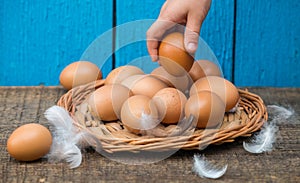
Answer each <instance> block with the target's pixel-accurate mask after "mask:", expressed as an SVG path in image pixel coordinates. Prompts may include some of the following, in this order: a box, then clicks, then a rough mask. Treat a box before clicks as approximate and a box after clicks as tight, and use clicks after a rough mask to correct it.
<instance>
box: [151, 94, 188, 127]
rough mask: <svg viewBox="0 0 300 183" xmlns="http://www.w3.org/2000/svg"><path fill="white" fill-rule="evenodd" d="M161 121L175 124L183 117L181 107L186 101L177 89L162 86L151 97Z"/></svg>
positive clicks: (182, 107)
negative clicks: (162, 87)
mask: <svg viewBox="0 0 300 183" xmlns="http://www.w3.org/2000/svg"><path fill="white" fill-rule="evenodd" d="M152 100H153V101H154V103H155V105H156V107H157V109H158V113H159V116H160V117H161V118H162V122H164V123H166V124H176V123H178V121H179V120H181V119H182V118H183V117H184V114H183V109H184V105H185V103H186V101H187V99H186V96H185V95H184V94H183V93H182V92H181V91H180V90H178V89H175V88H164V89H161V90H160V91H158V92H157V93H156V94H155V95H154V97H153V98H152Z"/></svg>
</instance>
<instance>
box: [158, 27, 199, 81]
mask: <svg viewBox="0 0 300 183" xmlns="http://www.w3.org/2000/svg"><path fill="white" fill-rule="evenodd" d="M158 55H159V63H160V64H161V65H162V66H163V67H164V68H165V69H166V71H167V72H168V73H170V74H172V75H174V76H183V75H186V74H187V72H189V70H190V69H191V67H192V65H193V63H194V58H193V57H192V56H191V55H190V54H189V53H188V52H187V51H186V50H185V48H184V42H183V34H182V33H179V32H174V33H171V34H169V35H167V36H166V37H165V38H164V39H163V40H162V42H161V43H160V46H159V48H158Z"/></svg>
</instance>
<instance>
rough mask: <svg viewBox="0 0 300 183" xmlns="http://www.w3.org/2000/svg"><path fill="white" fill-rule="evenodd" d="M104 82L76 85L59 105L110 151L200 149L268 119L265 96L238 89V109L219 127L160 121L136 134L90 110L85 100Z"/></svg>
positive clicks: (249, 131) (252, 129) (256, 127)
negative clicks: (170, 123)
mask: <svg viewBox="0 0 300 183" xmlns="http://www.w3.org/2000/svg"><path fill="white" fill-rule="evenodd" d="M103 85H104V80H98V81H96V82H92V83H89V84H86V85H82V86H78V87H76V88H73V89H71V90H69V91H68V92H67V93H65V94H64V95H63V96H62V97H61V98H60V99H59V101H58V102H57V105H58V106H61V107H64V108H65V109H66V110H67V111H69V113H70V115H71V116H72V117H73V119H74V125H75V126H76V127H77V129H78V130H83V131H85V132H88V133H90V134H92V135H93V136H94V137H96V138H97V139H98V140H99V141H100V142H101V145H102V149H103V150H105V151H106V152H110V153H113V152H118V151H131V152H139V151H144V150H146V151H168V150H175V149H186V150H191V149H201V148H202V147H206V146H207V145H209V144H221V143H224V142H232V141H234V139H235V138H237V137H240V136H250V135H251V134H252V133H253V132H255V131H257V130H259V129H260V128H261V126H262V125H263V123H264V122H266V121H267V119H268V114H267V110H266V106H265V105H264V103H263V100H262V99H261V98H260V97H259V96H257V95H255V94H253V93H250V92H249V91H247V90H241V89H239V94H240V96H241V100H240V102H239V105H238V107H237V110H236V111H235V112H232V113H226V114H225V116H224V119H223V123H222V125H221V126H220V127H219V128H217V129H197V128H187V129H184V130H183V129H180V128H179V127H178V126H177V125H169V126H164V125H159V126H158V127H156V128H155V129H153V130H152V131H151V130H150V132H147V133H145V134H143V135H136V134H133V133H131V132H129V131H127V129H126V128H124V127H123V125H122V123H121V122H120V121H116V122H107V123H103V122H101V121H100V120H98V119H95V118H94V117H93V115H91V114H90V113H89V110H88V109H89V107H88V106H86V105H84V101H85V99H87V98H88V96H89V95H90V94H91V93H92V92H93V91H95V89H97V88H99V87H101V86H103ZM83 106H84V107H83ZM80 107H81V108H80ZM188 121H189V120H188ZM91 145H92V146H93V144H91ZM95 146H96V145H95Z"/></svg>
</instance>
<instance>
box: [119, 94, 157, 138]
mask: <svg viewBox="0 0 300 183" xmlns="http://www.w3.org/2000/svg"><path fill="white" fill-rule="evenodd" d="M121 121H122V123H123V124H124V126H125V127H126V128H127V129H128V130H129V131H131V132H133V133H136V134H139V133H140V132H141V131H143V130H150V129H153V128H154V127H156V126H157V125H158V124H159V123H160V117H159V114H158V111H157V108H156V105H155V104H154V102H153V101H152V100H151V98H150V97H148V96H144V95H134V96H132V97H130V98H128V99H127V100H126V101H125V102H124V104H123V106H122V109H121Z"/></svg>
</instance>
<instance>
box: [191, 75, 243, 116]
mask: <svg viewBox="0 0 300 183" xmlns="http://www.w3.org/2000/svg"><path fill="white" fill-rule="evenodd" d="M199 91H211V92H214V93H216V94H217V95H218V96H219V97H220V98H221V99H222V100H223V101H224V103H225V104H226V109H225V110H226V112H227V111H229V110H230V109H232V108H233V107H235V106H236V105H237V103H238V101H239V98H240V95H239V92H238V90H237V88H236V87H235V86H234V85H233V84H232V83H231V82H230V81H228V80H226V79H224V78H221V77H218V76H207V77H204V78H201V79H199V80H197V81H196V82H195V83H194V84H193V85H192V87H191V89H190V96H191V95H194V94H195V93H197V92H199Z"/></svg>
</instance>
